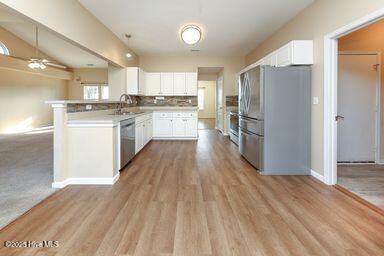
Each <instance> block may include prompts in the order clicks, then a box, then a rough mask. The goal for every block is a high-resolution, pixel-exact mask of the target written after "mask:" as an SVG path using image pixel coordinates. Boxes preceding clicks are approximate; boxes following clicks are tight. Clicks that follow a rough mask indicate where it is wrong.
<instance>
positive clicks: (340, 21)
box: [246, 0, 384, 175]
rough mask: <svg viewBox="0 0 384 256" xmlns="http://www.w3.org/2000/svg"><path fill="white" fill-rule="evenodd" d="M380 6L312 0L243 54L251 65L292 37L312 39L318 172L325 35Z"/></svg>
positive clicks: (316, 166)
mask: <svg viewBox="0 0 384 256" xmlns="http://www.w3.org/2000/svg"><path fill="white" fill-rule="evenodd" d="M383 6H384V0H372V1H366V0H337V1H334V0H321V1H320V0H318V1H315V2H314V3H313V4H311V5H310V6H308V7H307V8H306V9H304V10H303V11H302V12H301V13H299V14H298V15H297V16H296V17H294V18H293V19H292V20H290V21H289V22H288V23H287V24H285V25H284V26H283V27H281V28H280V29H279V30H278V31H276V32H275V33H274V34H273V35H272V36H270V37H269V38H267V39H266V40H265V41H264V42H263V43H261V44H260V45H258V46H257V47H256V46H255V47H256V48H255V49H254V50H253V51H251V52H250V53H249V54H248V55H247V56H246V64H251V63H253V62H255V61H257V60H259V59H261V58H262V57H264V56H266V55H267V54H268V53H270V52H272V51H274V50H276V49H278V48H279V47H281V46H282V45H284V44H285V43H287V42H289V41H291V40H295V39H297V40H300V39H310V40H313V41H314V65H313V66H312V95H313V96H318V97H319V104H318V105H313V106H312V122H311V126H312V139H311V144H312V146H311V159H312V163H311V168H312V170H314V171H315V172H317V173H318V174H320V175H323V174H324V168H323V166H324V152H323V150H324V139H323V134H324V100H323V88H324V80H323V78H324V36H325V35H327V34H328V33H331V32H333V31H335V30H336V29H338V28H340V27H343V26H345V25H347V24H349V23H351V22H353V21H355V20H357V19H359V18H361V17H364V16H365V15H368V14H370V13H372V12H374V11H376V10H378V9H381V8H383Z"/></svg>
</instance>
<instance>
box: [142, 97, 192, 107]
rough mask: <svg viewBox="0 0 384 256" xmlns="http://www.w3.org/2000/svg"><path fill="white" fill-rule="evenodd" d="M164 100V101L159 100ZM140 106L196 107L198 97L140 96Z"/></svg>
mask: <svg viewBox="0 0 384 256" xmlns="http://www.w3.org/2000/svg"><path fill="white" fill-rule="evenodd" d="M159 98H164V99H159ZM138 106H166V107H169V106H175V107H177V106H180V107H194V106H197V97H196V96H164V97H154V96H140V97H138Z"/></svg>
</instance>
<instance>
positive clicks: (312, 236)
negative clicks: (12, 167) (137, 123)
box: [0, 130, 384, 256]
mask: <svg viewBox="0 0 384 256" xmlns="http://www.w3.org/2000/svg"><path fill="white" fill-rule="evenodd" d="M199 133H200V139H199V141H198V142H195V141H184V142H183V141H153V142H151V143H150V144H149V145H148V146H147V147H146V148H145V149H144V150H143V151H142V152H141V153H140V154H139V155H138V156H137V157H135V159H134V160H133V162H132V163H131V164H130V165H129V166H128V167H127V168H126V169H125V170H124V171H123V172H122V173H121V178H120V180H119V181H118V182H117V183H116V184H115V185H114V186H68V187H66V188H64V189H62V190H60V191H59V192H57V193H55V194H54V195H53V196H51V197H49V198H48V199H47V200H45V201H44V202H43V203H42V204H39V205H38V206H36V207H34V208H33V209H32V210H31V211H30V212H29V213H28V214H27V215H25V216H23V217H21V218H20V219H18V220H17V221H16V222H14V223H13V224H12V225H11V226H8V227H7V228H6V229H4V230H2V231H1V232H0V243H1V244H0V255H1V256H3V255H6V256H8V255H9V256H11V255H28V256H31V255H33V256H37V255H48V256H53V255H55V256H57V255H82V256H84V255H108V256H109V255H126V256H127V255H144V256H148V255H163V256H165V255H167V256H171V255H177V256H184V255H206V256H207V255H218V256H222V255H224V256H225V255H239V256H247V255H301V256H302V255H321V256H323V255H384V235H383V234H384V217H383V216H381V215H379V214H377V213H375V212H373V211H371V210H370V209H368V208H367V207H365V206H364V205H362V204H360V203H358V202H356V201H354V200H353V199H351V198H350V197H348V196H346V195H344V194H343V193H341V192H340V191H338V190H336V189H335V188H333V187H328V186H326V185H324V184H321V183H320V182H318V181H317V180H315V179H313V178H311V177H282V176H276V177H271V176H260V175H259V174H258V173H257V172H256V171H255V170H254V169H253V168H252V167H251V166H250V165H249V164H248V163H247V162H246V161H245V160H244V159H242V158H241V157H240V156H239V154H238V153H237V149H236V147H235V145H234V144H233V143H231V142H230V141H229V140H228V139H227V138H225V137H223V136H222V135H221V134H220V133H218V132H216V131H214V130H203V131H200V132H199ZM7 240H12V241H25V240H35V241H42V240H57V241H59V247H57V248H5V247H4V246H3V243H4V241H7Z"/></svg>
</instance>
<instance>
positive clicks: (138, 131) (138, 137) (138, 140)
mask: <svg viewBox="0 0 384 256" xmlns="http://www.w3.org/2000/svg"><path fill="white" fill-rule="evenodd" d="M143 136H144V134H143V125H142V123H140V124H136V126H135V153H136V154H137V153H139V152H140V150H141V149H142V148H143Z"/></svg>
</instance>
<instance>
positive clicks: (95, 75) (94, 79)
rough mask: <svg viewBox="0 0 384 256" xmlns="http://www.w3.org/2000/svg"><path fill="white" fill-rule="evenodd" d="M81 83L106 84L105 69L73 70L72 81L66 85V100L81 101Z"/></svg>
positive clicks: (82, 94) (82, 93)
mask: <svg viewBox="0 0 384 256" xmlns="http://www.w3.org/2000/svg"><path fill="white" fill-rule="evenodd" d="M81 82H83V83H108V69H106V68H77V69H74V70H73V79H72V80H71V81H69V83H68V99H70V100H83V99H84V90H83V85H82V84H81Z"/></svg>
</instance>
